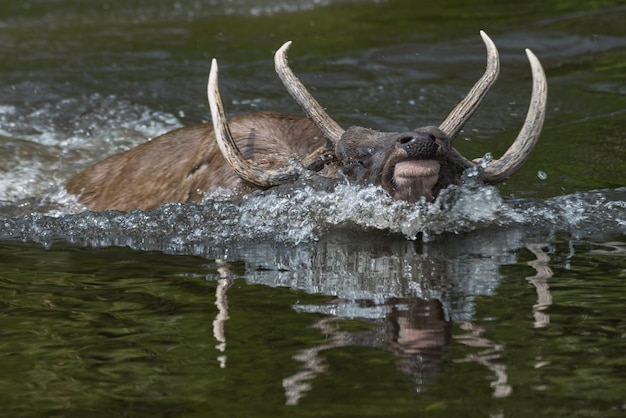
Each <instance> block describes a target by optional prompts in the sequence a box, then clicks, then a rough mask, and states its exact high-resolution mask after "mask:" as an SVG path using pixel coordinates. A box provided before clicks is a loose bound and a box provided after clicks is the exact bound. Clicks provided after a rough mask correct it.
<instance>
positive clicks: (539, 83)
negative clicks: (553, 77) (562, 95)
mask: <svg viewBox="0 0 626 418" xmlns="http://www.w3.org/2000/svg"><path fill="white" fill-rule="evenodd" d="M526 55H527V56H528V61H529V62H530V68H531V70H532V74H533V90H532V95H531V98H530V105H529V107H528V113H526V120H525V121H524V125H523V126H522V129H521V130H520V133H519V134H518V135H517V138H516V139H515V141H514V142H513V144H512V145H511V146H510V147H509V149H508V150H506V152H505V153H504V155H503V156H502V157H500V159H498V160H495V161H492V162H490V163H489V164H487V166H486V167H485V169H484V170H483V173H482V178H483V180H484V181H485V182H486V183H490V184H496V183H499V182H501V181H504V180H506V179H507V178H509V177H511V176H512V175H513V174H514V173H515V172H516V171H517V170H519V169H520V167H521V166H522V165H523V164H524V163H525V162H526V160H527V159H528V156H529V155H530V152H531V151H532V149H533V148H534V147H535V145H536V144H537V140H538V139H539V134H540V133H541V128H542V127H543V121H544V119H545V116H546V103H547V100H548V83H547V81H546V74H545V72H544V71H543V68H542V67H541V63H540V62H539V59H537V57H536V56H535V54H533V53H532V51H531V50H530V49H526Z"/></svg>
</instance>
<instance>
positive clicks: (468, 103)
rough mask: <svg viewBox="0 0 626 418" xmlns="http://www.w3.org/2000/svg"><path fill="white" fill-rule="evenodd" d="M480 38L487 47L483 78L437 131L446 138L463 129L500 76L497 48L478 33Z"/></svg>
mask: <svg viewBox="0 0 626 418" xmlns="http://www.w3.org/2000/svg"><path fill="white" fill-rule="evenodd" d="M480 36H481V37H482V38H483V42H484V43H485V46H486V47H487V68H486V69H485V73H484V74H483V76H482V77H481V78H480V79H479V80H478V81H477V82H476V84H474V87H472V89H471V90H470V91H469V93H467V96H465V98H464V99H463V100H461V101H460V102H459V104H458V105H456V106H455V107H454V109H452V112H450V114H449V115H448V117H447V118H446V120H444V121H443V122H442V123H441V125H439V129H441V130H442V131H443V132H444V133H445V134H446V135H448V138H450V139H453V138H454V137H456V136H457V135H458V133H459V132H460V131H461V129H463V125H465V123H467V121H468V120H469V119H470V118H471V117H472V115H474V113H476V110H478V108H479V107H480V104H481V103H482V102H483V99H484V98H485V96H486V95H487V93H488V92H489V89H490V88H491V86H493V83H495V82H496V79H497V78H498V74H500V58H499V56H498V48H496V45H495V44H494V43H493V41H492V40H491V38H490V37H489V36H487V34H486V33H485V32H483V31H482V30H481V31H480Z"/></svg>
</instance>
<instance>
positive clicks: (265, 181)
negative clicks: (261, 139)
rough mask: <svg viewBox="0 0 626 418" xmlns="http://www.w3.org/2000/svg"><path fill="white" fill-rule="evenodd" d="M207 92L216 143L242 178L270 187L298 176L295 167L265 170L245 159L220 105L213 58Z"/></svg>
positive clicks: (215, 64)
mask: <svg viewBox="0 0 626 418" xmlns="http://www.w3.org/2000/svg"><path fill="white" fill-rule="evenodd" d="M207 94H208V97H209V107H210V108H211V119H213V130H214V131H215V139H216V141H217V145H218V146H219V148H220V151H221V152H222V155H223V156H224V159H225V160H226V161H227V162H228V164H229V165H230V166H231V168H232V169H233V171H235V172H236V173H237V174H238V175H239V177H241V179H242V180H244V181H247V182H249V183H252V184H255V185H257V186H259V187H272V186H277V185H279V184H283V183H288V182H290V181H293V180H295V179H297V178H298V175H299V173H298V170H297V168H296V167H293V166H287V167H282V168H279V169H275V170H265V169H263V168H260V167H258V166H257V165H256V163H255V162H254V161H250V160H246V159H245V157H244V156H243V154H242V153H241V151H240V150H239V148H238V147H237V144H235V141H234V140H233V136H232V134H231V133H230V129H229V128H228V124H227V123H226V116H225V114H224V106H223V105H222V98H221V96H220V92H219V89H218V85H217V61H216V60H215V59H213V61H212V62H211V70H210V72H209V84H208V86H207Z"/></svg>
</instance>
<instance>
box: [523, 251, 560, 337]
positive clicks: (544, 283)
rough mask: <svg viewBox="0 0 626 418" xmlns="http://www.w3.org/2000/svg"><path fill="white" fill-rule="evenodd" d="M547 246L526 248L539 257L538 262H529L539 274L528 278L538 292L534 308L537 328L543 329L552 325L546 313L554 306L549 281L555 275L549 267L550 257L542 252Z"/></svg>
mask: <svg viewBox="0 0 626 418" xmlns="http://www.w3.org/2000/svg"><path fill="white" fill-rule="evenodd" d="M546 246H547V244H543V245H541V244H528V245H526V248H528V250H530V251H531V252H532V253H533V254H534V255H535V256H536V257H537V259H536V260H533V261H529V262H528V265H529V266H531V267H532V268H534V269H535V270H537V274H535V275H534V276H532V277H527V278H526V280H528V281H529V282H530V283H532V285H533V286H535V289H536V290H537V303H536V304H535V305H534V306H533V315H534V317H535V328H543V327H545V326H546V325H548V324H549V323H550V316H549V315H548V314H546V313H545V312H544V311H545V310H546V309H547V308H548V307H550V305H552V295H551V294H550V286H548V279H549V278H550V277H552V274H553V273H552V270H551V269H550V267H549V266H548V262H549V261H550V257H549V256H548V254H546V253H545V252H544V251H543V250H542V248H543V247H546Z"/></svg>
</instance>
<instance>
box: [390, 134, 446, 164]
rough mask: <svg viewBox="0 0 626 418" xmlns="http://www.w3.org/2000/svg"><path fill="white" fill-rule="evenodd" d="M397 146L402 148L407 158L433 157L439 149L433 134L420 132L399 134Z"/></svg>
mask: <svg viewBox="0 0 626 418" xmlns="http://www.w3.org/2000/svg"><path fill="white" fill-rule="evenodd" d="M398 147H399V148H401V149H403V150H404V151H405V152H406V153H407V155H408V156H409V158H434V157H435V156H436V155H437V150H438V149H439V145H437V142H436V139H435V136H434V135H432V134H430V133H421V132H408V133H404V134H402V135H400V137H399V138H398Z"/></svg>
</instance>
